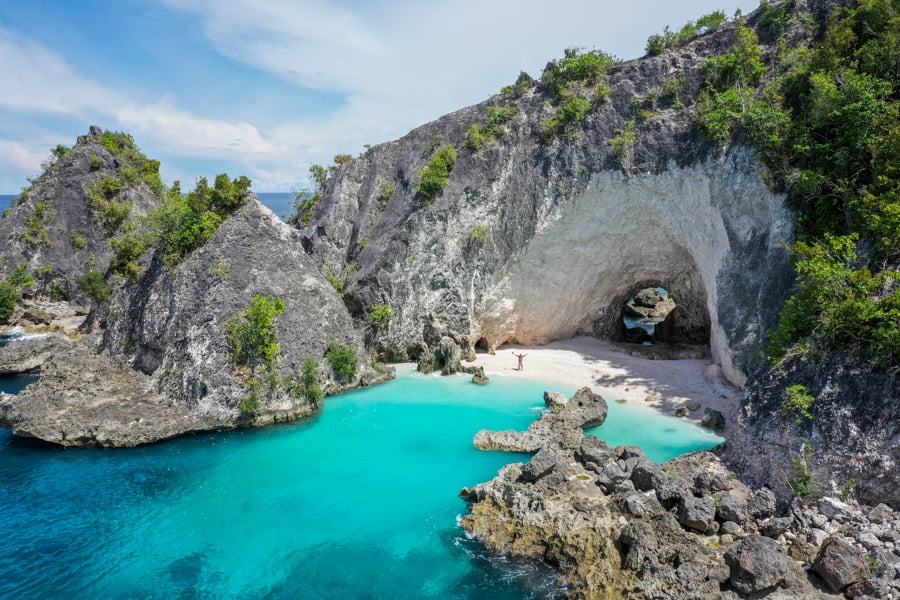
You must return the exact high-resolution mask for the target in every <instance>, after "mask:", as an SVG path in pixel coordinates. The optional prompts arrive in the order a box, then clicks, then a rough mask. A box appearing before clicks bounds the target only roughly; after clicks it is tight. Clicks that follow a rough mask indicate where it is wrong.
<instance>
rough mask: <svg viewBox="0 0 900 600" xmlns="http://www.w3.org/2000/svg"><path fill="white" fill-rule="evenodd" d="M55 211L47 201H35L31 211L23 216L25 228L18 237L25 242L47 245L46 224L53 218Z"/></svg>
mask: <svg viewBox="0 0 900 600" xmlns="http://www.w3.org/2000/svg"><path fill="white" fill-rule="evenodd" d="M55 214H56V211H54V210H53V208H51V207H50V204H49V203H48V202H35V203H34V206H32V208H31V212H30V213H29V214H28V216H27V217H25V229H24V231H22V233H21V234H20V235H19V238H20V239H21V240H22V241H23V242H25V243H26V244H33V245H41V246H49V245H50V233H49V232H48V231H47V225H48V224H49V223H50V221H51V220H52V219H53V216H54V215H55Z"/></svg>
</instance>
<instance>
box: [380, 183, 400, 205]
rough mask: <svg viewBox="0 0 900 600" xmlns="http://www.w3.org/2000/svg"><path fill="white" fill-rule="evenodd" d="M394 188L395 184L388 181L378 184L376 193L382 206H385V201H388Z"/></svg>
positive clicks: (395, 188) (395, 187)
mask: <svg viewBox="0 0 900 600" xmlns="http://www.w3.org/2000/svg"><path fill="white" fill-rule="evenodd" d="M396 190H397V186H396V185H394V184H393V183H390V182H386V183H382V184H381V185H380V186H378V195H379V197H380V198H381V204H382V205H383V206H386V205H387V203H388V202H390V200H391V196H393V195H394V192H395V191H396Z"/></svg>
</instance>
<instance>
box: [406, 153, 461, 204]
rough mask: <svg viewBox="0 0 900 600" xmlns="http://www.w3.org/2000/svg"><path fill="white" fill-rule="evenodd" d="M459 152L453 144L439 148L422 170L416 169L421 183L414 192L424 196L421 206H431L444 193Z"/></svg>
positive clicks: (420, 202)
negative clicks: (436, 197)
mask: <svg viewBox="0 0 900 600" xmlns="http://www.w3.org/2000/svg"><path fill="white" fill-rule="evenodd" d="M456 157H457V152H456V148H454V147H453V146H452V145H451V144H444V145H443V146H441V147H440V148H438V149H437V150H436V151H435V153H434V154H433V155H432V156H431V158H430V159H429V160H428V163H427V164H426V165H425V166H424V167H423V168H421V169H416V175H418V176H419V183H418V185H416V186H415V187H414V188H413V191H414V192H416V193H417V194H419V195H421V196H422V200H420V201H419V205H427V204H430V203H431V201H432V200H433V199H434V197H435V196H437V195H438V194H440V193H441V191H443V189H444V187H446V185H447V181H448V180H449V179H450V172H451V171H453V167H454V166H455V165H456Z"/></svg>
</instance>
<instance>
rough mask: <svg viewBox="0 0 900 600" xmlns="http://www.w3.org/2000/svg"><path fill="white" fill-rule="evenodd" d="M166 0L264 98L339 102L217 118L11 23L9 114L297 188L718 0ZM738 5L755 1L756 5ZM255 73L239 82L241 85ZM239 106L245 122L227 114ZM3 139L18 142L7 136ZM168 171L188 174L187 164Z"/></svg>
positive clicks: (32, 152)
mask: <svg viewBox="0 0 900 600" xmlns="http://www.w3.org/2000/svg"><path fill="white" fill-rule="evenodd" d="M157 1H158V2H161V3H165V4H167V5H169V6H170V7H173V8H175V9H176V15H177V12H178V11H180V12H182V13H183V14H186V15H189V17H188V18H191V19H195V20H196V22H197V23H199V26H200V27H201V29H202V31H203V33H204V34H205V36H206V37H207V39H208V40H209V42H210V45H211V47H212V48H213V49H214V50H215V52H218V53H219V54H220V55H222V56H224V57H227V58H228V59H230V60H232V61H238V62H240V63H243V64H244V65H247V66H249V67H251V69H252V70H253V71H254V72H255V74H256V78H255V79H254V80H253V81H254V85H259V90H258V93H259V94H260V95H262V94H265V93H266V87H265V77H266V76H274V77H277V78H279V79H281V80H283V81H286V82H289V83H291V84H294V85H296V86H297V93H298V95H302V94H304V93H306V91H308V90H309V89H312V90H323V91H326V92H329V93H336V94H338V95H340V96H341V97H342V101H341V102H340V103H339V105H336V106H333V107H332V108H331V109H330V110H328V111H327V112H323V111H322V110H321V109H320V110H316V111H315V112H309V113H306V114H304V113H293V114H280V115H274V114H265V115H260V114H254V113H253V112H252V110H250V107H248V106H243V107H230V106H229V105H228V104H227V101H223V102H222V103H221V104H217V105H216V107H215V108H216V115H217V116H216V118H209V117H207V116H205V115H202V114H198V112H200V111H201V110H202V109H198V108H196V107H195V108H194V110H193V111H191V110H187V109H186V108H185V107H184V106H180V105H179V103H178V102H177V101H176V100H175V99H174V98H177V97H178V96H177V94H178V92H179V90H176V89H165V88H164V87H163V88H161V89H160V88H158V89H159V92H156V93H157V94H158V95H157V96H156V97H152V98H147V97H135V96H129V95H127V94H125V93H123V92H121V91H119V90H118V89H117V88H116V86H115V83H114V82H113V83H109V84H107V85H105V84H101V83H99V82H97V81H94V80H92V79H91V78H90V77H86V76H84V75H83V72H85V71H84V69H83V68H81V69H80V68H78V67H76V66H72V65H71V64H69V62H68V61H67V60H66V59H65V58H64V57H63V56H62V55H61V54H59V53H55V52H53V51H52V50H50V49H48V48H46V47H44V46H42V45H41V44H38V43H36V42H34V41H32V40H30V39H28V38H26V37H23V36H21V35H19V34H17V33H14V32H11V31H9V30H7V29H3V28H2V27H0V72H2V73H4V85H3V86H0V111H6V112H7V113H9V114H12V115H24V118H27V119H30V118H31V115H51V116H63V117H71V118H74V119H79V120H80V122H81V123H82V125H81V126H80V127H79V129H81V128H82V127H84V128H86V127H85V126H86V125H87V124H88V123H90V122H99V123H100V124H101V125H105V126H119V127H121V128H124V129H126V130H128V131H130V132H131V133H133V134H134V135H135V137H136V139H137V141H138V143H139V144H140V145H141V147H142V148H144V150H145V151H146V152H147V153H148V154H150V155H151V156H152V155H155V153H156V152H159V153H162V154H167V155H168V157H167V160H168V159H171V157H174V158H175V160H176V161H177V160H178V157H186V158H188V159H191V160H194V159H197V158H203V159H211V160H212V161H221V162H224V163H227V164H228V165H229V167H228V168H232V165H237V166H239V168H241V169H244V170H245V172H247V174H248V175H250V176H251V177H252V178H253V179H254V182H255V187H256V188H257V189H259V190H267V189H268V190H272V189H286V188H289V187H293V186H295V185H297V182H298V180H303V179H305V176H306V173H307V169H308V166H309V164H310V163H312V162H329V161H330V159H331V157H332V156H333V155H334V154H335V153H337V152H347V153H351V154H355V153H357V152H359V151H360V150H362V146H363V144H366V143H372V144H374V143H379V142H383V141H387V140H390V139H393V138H396V137H399V136H401V135H403V134H405V133H406V132H407V131H409V130H410V129H412V128H413V127H415V126H417V125H419V124H421V123H424V122H427V121H429V120H432V119H435V118H437V117H439V116H440V115H442V114H445V113H447V112H450V111H453V110H455V109H458V108H461V107H463V106H466V105H469V104H473V103H475V102H479V101H481V100H483V99H485V98H487V97H488V96H489V95H490V94H492V93H495V92H497V91H498V90H499V88H500V87H501V86H502V85H504V84H507V83H512V81H514V80H515V78H516V76H517V75H518V73H519V71H520V70H526V71H528V72H530V73H531V74H532V75H535V76H537V75H539V74H540V70H541V68H542V67H543V66H544V64H545V63H546V62H547V61H548V60H549V59H551V58H553V57H555V56H559V55H560V54H562V51H563V49H565V48H567V47H571V46H586V47H598V48H601V49H604V50H607V51H610V52H612V53H613V54H617V55H619V56H622V57H624V58H629V57H633V56H635V55H637V54H640V53H641V50H642V47H643V44H644V40H646V37H647V35H649V34H650V33H653V32H658V31H661V30H662V28H663V27H664V26H665V25H667V24H668V25H672V26H675V27H678V26H680V25H681V24H683V23H684V22H685V21H686V20H687V19H689V18H691V17H697V16H699V15H701V14H703V13H705V12H709V11H711V10H714V9H716V8H719V7H721V4H720V1H721V0H691V1H690V2H679V3H675V2H671V0H634V1H633V2H631V3H629V4H627V5H617V6H613V5H611V3H603V2H597V1H596V0H566V1H563V2H558V3H555V4H550V5H548V4H547V3H546V2H544V1H543V0H492V1H491V2H483V1H482V0H447V1H444V2H439V3H434V2H421V1H419V0H392V1H390V2H386V1H380V2H365V3H364V2H358V1H356V0H354V1H352V2H347V1H345V2H336V1H328V2H326V1H325V0H157ZM731 4H732V7H733V6H734V5H736V4H741V5H742V6H743V8H745V9H749V8H751V7H752V6H754V5H755V0H731ZM725 8H726V10H727V9H728V7H725ZM173 18H176V17H173ZM160 43H161V44H165V43H166V42H165V40H164V39H161V40H160ZM79 71H82V72H79ZM222 76H223V77H229V76H230V73H228V72H224V73H222ZM147 79H148V81H151V80H152V81H166V79H165V77H164V76H163V74H161V73H148V74H147ZM244 81H245V80H243V79H240V78H239V77H237V78H236V79H235V82H236V84H238V85H241V84H243V82H244ZM151 85H152V84H151ZM304 88H306V91H305V90H304ZM135 93H136V92H132V94H135ZM300 104H302V103H300ZM238 110H240V111H241V112H240V114H241V116H240V117H237V116H234V117H230V116H229V115H230V114H237V112H236V111H238ZM263 123H266V124H267V127H265V128H264V127H263V125H262V124H263ZM273 123H275V124H274V125H273ZM0 135H3V136H4V137H10V136H9V133H8V131H2V132H0ZM58 139H59V142H60V143H69V142H68V141H67V139H66V137H64V136H60V137H59V138H58ZM14 143H17V144H18V146H17V148H16V151H17V152H18V154H16V158H15V160H17V161H18V164H22V165H23V167H22V168H23V169H25V168H26V163H27V168H28V169H29V170H30V169H34V160H33V157H34V156H37V155H40V156H41V158H43V156H44V154H46V141H45V143H44V145H43V146H40V147H39V146H37V145H36V144H35V143H33V142H32V141H30V140H25V139H19V140H16V141H15V142H14ZM0 151H2V152H5V153H6V154H8V155H10V156H12V155H13V149H12V148H11V147H7V148H6V149H5V150H2V149H0ZM23 152H24V153H23ZM188 162H190V160H189V161H188ZM9 164H13V163H12V160H10V162H9ZM38 164H39V161H38ZM193 164H196V160H194V163H193ZM164 168H166V166H165V165H164ZM167 170H168V171H170V172H175V173H179V174H182V173H184V172H185V171H186V170H187V169H186V168H185V166H184V165H182V164H177V165H171V166H170V167H169V168H167ZM29 174H30V173H29Z"/></svg>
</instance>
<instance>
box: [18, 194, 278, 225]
mask: <svg viewBox="0 0 900 600" xmlns="http://www.w3.org/2000/svg"><path fill="white" fill-rule="evenodd" d="M256 195H257V196H259V201H260V202H262V203H263V204H265V205H266V206H268V207H269V208H271V209H272V212H274V213H275V214H276V215H278V216H279V217H281V218H282V219H285V220H287V217H290V216H291V215H292V214H294V194H292V193H290V192H266V193H260V194H256ZM15 197H16V194H0V211H2V210H3V209H4V208H6V207H8V206H12V201H13V199H14V198H15Z"/></svg>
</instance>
